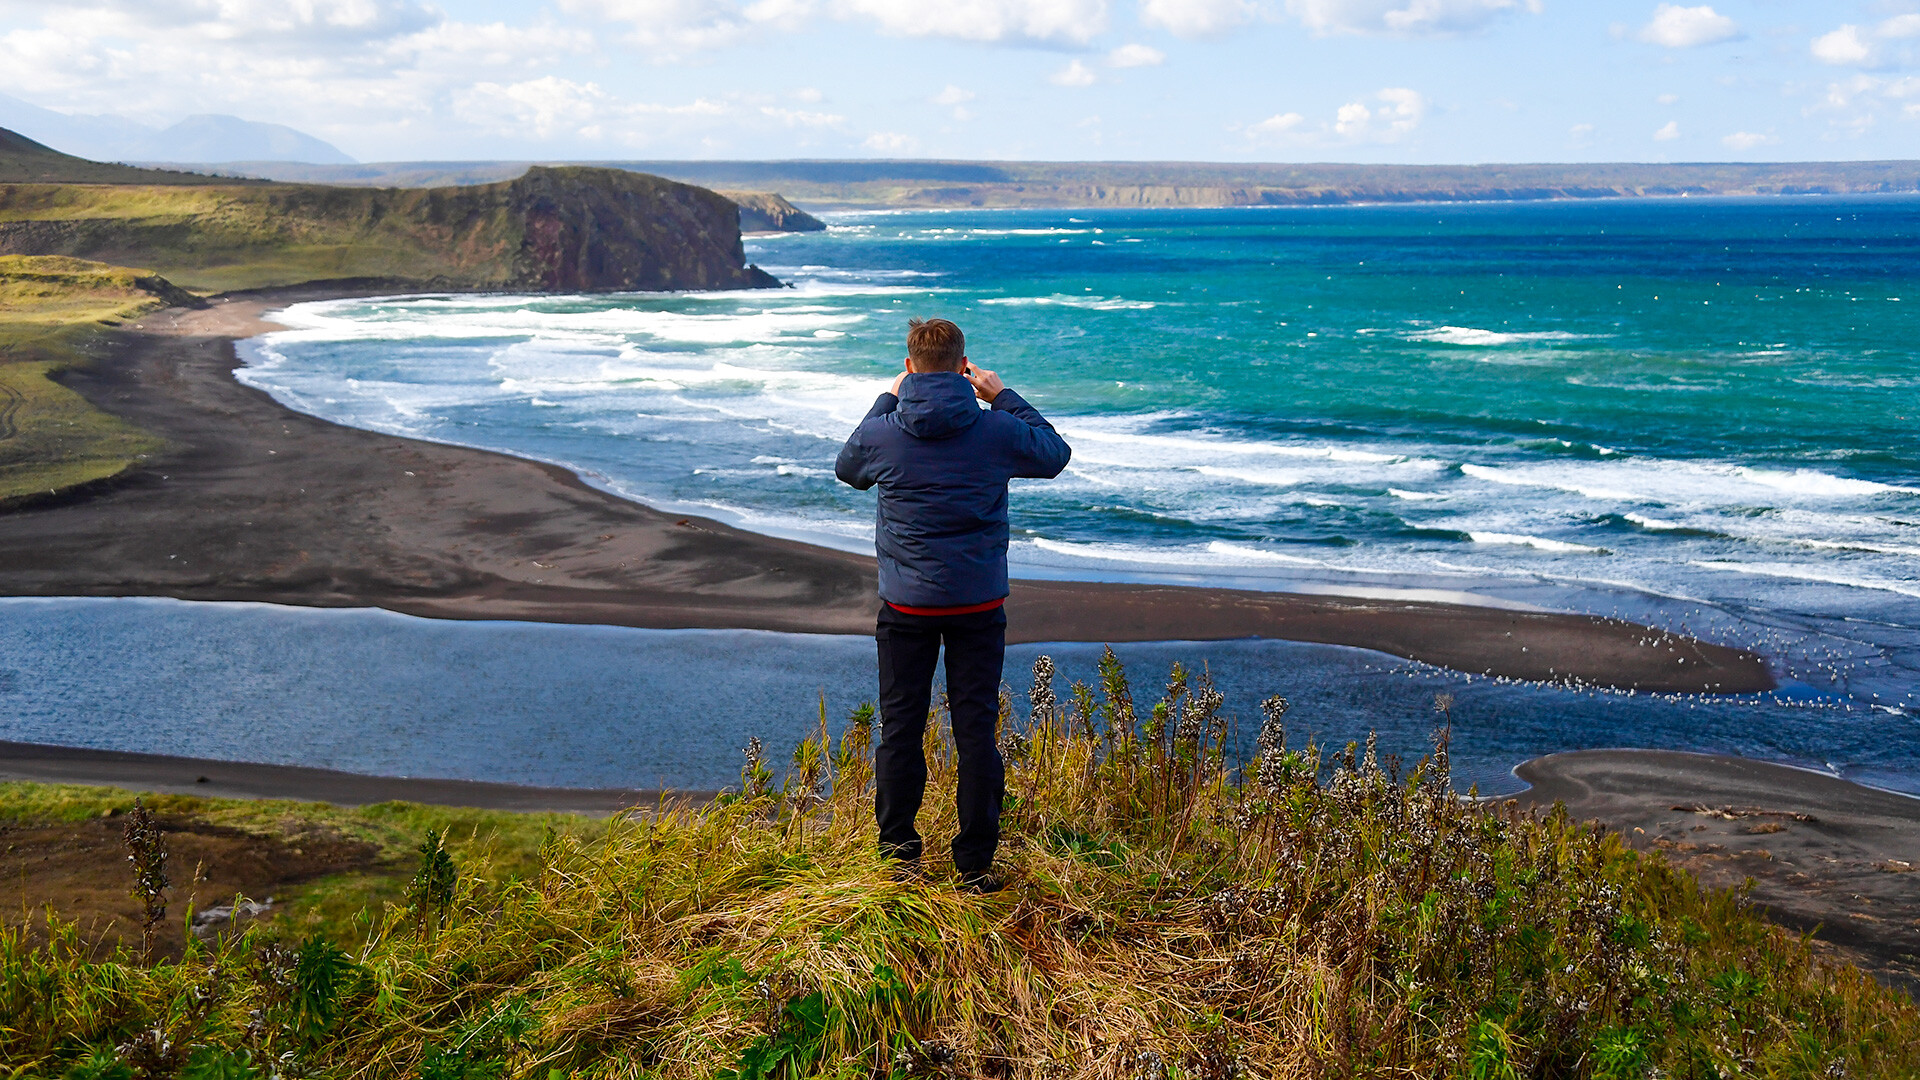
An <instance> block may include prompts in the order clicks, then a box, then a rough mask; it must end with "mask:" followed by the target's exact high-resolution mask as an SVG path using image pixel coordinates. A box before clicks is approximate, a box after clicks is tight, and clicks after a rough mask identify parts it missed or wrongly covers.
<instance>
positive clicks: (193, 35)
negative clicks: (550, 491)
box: [0, 0, 1920, 163]
mask: <svg viewBox="0 0 1920 1080" xmlns="http://www.w3.org/2000/svg"><path fill="white" fill-rule="evenodd" d="M0 93H7V94H11V95H14V96H15V97H19V98H22V99H25V100H27V101H29V102H32V103H33V104H36V105H40V106H43V107H46V108H50V109H55V110H59V111H62V112H68V113H114V114H120V115H124V116H128V117H131V118H133V119H136V120H139V121H141V122H143V123H148V124H154V125H161V126H164V125H166V124H170V123H172V122H174V121H177V120H179V119H181V118H183V117H185V116H187V115H190V114H195V113H230V114H233V115H237V116H240V117H243V118H245V119H248V120H259V121H267V122H271V123H280V124H287V125H290V126H293V127H296V128H299V129H301V130H302V131H306V132H309V133H311V134H314V135H317V136H319V137H321V138H323V139H326V140H328V141H329V142H332V143H333V144H335V145H336V146H338V147H340V148H341V149H342V150H344V151H345V152H346V153H348V154H350V155H353V156H354V157H356V158H359V159H360V160H363V161H418V160H493V159H524V158H539V159H572V160H592V159H601V160H608V159H648V158H652V159H685V158H760V159H764V158H794V157H813V158H859V157H924V158H965V159H990V160H994V159H997V160H1006V159H1027V160H1055V161H1070V160H1188V161H1280V162H1285V161H1352V162H1409V163H1472V162H1517V161H1794V160H1863V159H1886V158H1920V0H1725V2H1716V3H1714V4H1711V5H1697V6H1695V5H1689V4H1685V3H1681V4H1670V3H1647V2H1644V0H1617V2H1616V0H548V2H546V3H511V2H507V0H442V2H440V3H428V2H425V0H0Z"/></svg>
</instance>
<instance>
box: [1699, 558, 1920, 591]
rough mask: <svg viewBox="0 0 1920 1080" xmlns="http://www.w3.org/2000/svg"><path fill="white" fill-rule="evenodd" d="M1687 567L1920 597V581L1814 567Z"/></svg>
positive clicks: (1712, 563) (1715, 562)
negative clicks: (1889, 578) (1898, 579)
mask: <svg viewBox="0 0 1920 1080" xmlns="http://www.w3.org/2000/svg"><path fill="white" fill-rule="evenodd" d="M1689 565H1692V566H1699V567H1703V568H1705V569H1708V570H1726V571H1730V572H1732V573H1736V574H1755V575H1758V576H1760V577H1771V578H1790V579H1792V580H1795V581H1811V582H1817V583H1819V584H1822V585H1842V586H1845V587H1847V588H1853V589H1874V590H1877V591H1879V592H1890V593H1898V594H1900V595H1901V596H1912V597H1920V582H1915V581H1890V580H1888V579H1886V578H1879V577H1871V576H1868V575H1864V574H1843V573H1839V572H1838V571H1834V570H1826V569H1822V568H1820V567H1814V566H1801V565H1799V564H1797V563H1750V562H1730V561H1727V560H1723V559H1701V560H1694V561H1693V562H1691V563H1690V564H1689Z"/></svg>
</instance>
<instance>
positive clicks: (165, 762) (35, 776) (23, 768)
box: [0, 742, 714, 815]
mask: <svg viewBox="0 0 1920 1080" xmlns="http://www.w3.org/2000/svg"><path fill="white" fill-rule="evenodd" d="M0 780H29V781H33V782H36V783H42V784H87V785H92V786H96V787H117V788H125V789H127V790H128V791H153V792H165V793H168V794H172V795H199V796H203V797H205V798H210V799H291V800H293V801H295V802H323V803H333V804H335V805H337V806H368V805H371V804H373V803H381V802H393V801H403V802H416V803H428V804H431V805H434V806H466V807H475V808H478V809H482V810H519V811H543V810H544V811H552V812H555V813H565V814H593V815H605V814H612V813H615V812H617V811H620V810H625V809H628V808H631V807H636V806H640V807H651V806H658V805H660V804H661V802H662V801H663V800H664V801H670V802H675V803H689V802H705V801H706V800H708V799H710V798H712V797H713V794H714V793H713V792H710V791H692V792H672V793H663V792H660V791H652V790H640V789H631V790H630V789H625V788H554V787H531V786H525V785H520V784H494V783H487V782H485V781H480V780H441V779H435V778H432V777H417V776H362V775H360V774H359V773H347V772H337V771H335V770H333V769H309V768H304V767H301V766H295V765H259V764H253V763H251V762H244V761H216V760H213V759H211V758H188V757H169V756H167V755H164V754H130V753H125V752H122V751H118V750H89V749H83V748H79V747H70V746H42V745H39V744H37V743H17V742H0Z"/></svg>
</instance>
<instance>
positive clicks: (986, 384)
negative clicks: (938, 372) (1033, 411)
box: [961, 361, 1007, 405]
mask: <svg viewBox="0 0 1920 1080" xmlns="http://www.w3.org/2000/svg"><path fill="white" fill-rule="evenodd" d="M961 374H962V375H965V376H966V377H967V381H968V382H970V383H972V384H973V392H974V394H975V396H977V397H979V399H980V400H981V401H984V402H986V403H987V404H989V405H991V404H993V399H994V398H997V397H999V396H1000V391H1002V390H1005V389H1006V388H1007V384H1006V383H1003V382H1001V381H1000V376H999V375H997V374H995V373H994V372H991V371H988V370H987V369H986V368H983V367H981V366H980V365H979V364H976V363H973V362H972V361H968V362H967V369H966V370H965V371H963V372H961Z"/></svg>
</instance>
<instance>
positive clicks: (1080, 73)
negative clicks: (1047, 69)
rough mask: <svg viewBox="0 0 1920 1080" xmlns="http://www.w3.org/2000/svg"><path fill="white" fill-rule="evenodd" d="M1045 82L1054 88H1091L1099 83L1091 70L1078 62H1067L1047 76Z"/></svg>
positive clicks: (1098, 77)
mask: <svg viewBox="0 0 1920 1080" xmlns="http://www.w3.org/2000/svg"><path fill="white" fill-rule="evenodd" d="M1047 81H1048V82H1050V83H1052V84H1053V85H1055V86H1092V85H1093V84H1094V83H1097V82H1099V81H1100V76H1098V75H1095V74H1094V73H1093V69H1092V68H1090V67H1088V66H1087V65H1085V64H1083V63H1081V62H1080V61H1078V60H1072V61H1068V63H1067V66H1066V67H1063V68H1061V69H1060V70H1059V71H1056V72H1054V73H1053V74H1051V75H1049V76H1047Z"/></svg>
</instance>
